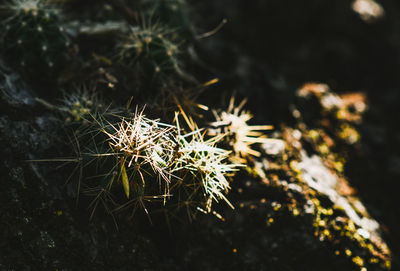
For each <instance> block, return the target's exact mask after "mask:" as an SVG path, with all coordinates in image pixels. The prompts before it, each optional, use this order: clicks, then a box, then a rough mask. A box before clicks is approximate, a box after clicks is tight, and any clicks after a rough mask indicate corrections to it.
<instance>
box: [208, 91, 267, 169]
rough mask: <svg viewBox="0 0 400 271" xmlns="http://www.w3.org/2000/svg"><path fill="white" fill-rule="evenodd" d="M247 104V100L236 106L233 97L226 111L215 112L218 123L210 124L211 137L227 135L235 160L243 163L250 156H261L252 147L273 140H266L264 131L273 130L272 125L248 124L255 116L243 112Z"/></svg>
mask: <svg viewBox="0 0 400 271" xmlns="http://www.w3.org/2000/svg"><path fill="white" fill-rule="evenodd" d="M246 102H247V100H246V99H245V100H243V101H242V102H241V103H240V104H239V105H238V106H235V99H234V97H232V98H231V100H230V103H229V107H228V109H227V110H226V111H221V112H217V111H213V113H214V116H215V118H216V121H215V122H212V123H211V124H210V125H211V127H210V129H209V130H208V133H209V134H210V135H216V134H221V133H225V134H227V139H228V140H227V143H228V144H229V145H230V146H231V148H232V150H233V152H234V154H235V156H234V157H233V158H235V159H236V160H239V161H243V162H245V160H243V158H246V157H248V156H249V155H253V156H256V157H259V156H261V153H260V152H258V151H256V150H254V149H252V148H251V147H252V145H253V144H263V143H268V141H269V140H271V139H268V138H266V137H265V135H264V133H263V132H262V131H266V130H271V129H273V126H271V125H249V124H248V123H247V122H248V121H249V120H251V119H252V118H253V116H252V115H251V114H250V112H248V111H244V110H242V109H243V106H244V105H245V104H246Z"/></svg>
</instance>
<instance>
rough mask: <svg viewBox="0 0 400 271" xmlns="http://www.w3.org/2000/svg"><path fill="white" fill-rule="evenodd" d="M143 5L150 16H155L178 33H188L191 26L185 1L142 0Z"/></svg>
mask: <svg viewBox="0 0 400 271" xmlns="http://www.w3.org/2000/svg"><path fill="white" fill-rule="evenodd" d="M143 5H144V6H146V7H147V9H148V10H149V12H150V13H151V14H157V18H158V19H159V20H160V22H162V23H164V24H167V25H168V26H170V27H173V28H177V29H178V30H179V31H180V32H190V30H191V24H190V20H189V17H188V15H187V4H186V1H185V0H143Z"/></svg>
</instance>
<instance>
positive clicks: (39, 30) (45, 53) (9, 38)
mask: <svg viewBox="0 0 400 271" xmlns="http://www.w3.org/2000/svg"><path fill="white" fill-rule="evenodd" d="M6 8H7V9H8V11H9V12H10V16H9V17H8V18H7V19H6V20H5V21H4V22H3V23H4V24H5V33H4V37H3V54H4V56H5V59H6V60H7V61H8V62H9V63H10V64H11V65H13V66H15V67H16V68H18V69H19V70H20V71H21V72H22V73H23V74H24V75H26V76H27V77H28V78H30V79H33V78H35V79H37V80H40V78H42V79H45V80H46V79H53V80H54V77H55V76H56V75H57V72H58V71H59V70H61V69H62V68H63V65H64V64H65V61H66V56H67V48H68V45H69V41H68V38H67V35H66V34H65V31H64V28H63V27H62V26H61V25H60V23H59V22H60V20H59V13H58V11H57V10H55V9H54V8H52V7H51V6H50V5H48V4H46V1H42V0H14V1H13V2H11V3H10V4H9V5H8V6H6ZM52 77H53V78H52Z"/></svg>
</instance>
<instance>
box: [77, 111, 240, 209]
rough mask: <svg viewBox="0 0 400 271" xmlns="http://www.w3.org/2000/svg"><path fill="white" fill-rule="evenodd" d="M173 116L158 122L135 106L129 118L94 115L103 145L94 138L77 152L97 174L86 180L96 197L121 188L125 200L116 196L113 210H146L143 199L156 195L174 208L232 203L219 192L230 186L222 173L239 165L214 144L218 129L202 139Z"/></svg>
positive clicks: (155, 198)
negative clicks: (186, 204) (172, 119)
mask: <svg viewBox="0 0 400 271" xmlns="http://www.w3.org/2000/svg"><path fill="white" fill-rule="evenodd" d="M185 118H186V119H188V118H187V116H186V115H185ZM175 121H176V124H172V125H170V124H164V123H161V122H160V121H159V120H152V119H149V118H146V117H145V116H144V114H143V111H138V110H136V111H135V113H133V115H132V117H131V118H123V117H116V118H115V119H114V120H113V121H112V122H111V121H108V120H106V119H102V120H100V119H99V120H96V122H97V123H98V125H99V127H98V128H97V131H94V133H93V137H98V136H99V134H102V136H101V138H102V139H101V140H102V142H103V146H100V145H99V144H96V145H95V148H96V150H91V149H90V148H93V146H88V147H87V148H85V149H84V151H83V153H82V154H81V155H82V156H85V157H82V161H84V163H87V164H86V165H84V167H88V166H90V164H92V165H95V166H96V167H97V169H96V170H95V172H96V174H98V177H100V179H101V180H100V181H97V183H96V182H94V183H93V182H92V184H93V186H94V187H97V191H99V195H97V196H96V198H97V199H98V200H100V199H101V200H102V201H103V202H107V198H110V197H109V195H110V193H111V191H115V190H117V191H120V192H122V191H123V194H124V195H125V200H122V199H121V198H119V202H118V204H117V208H116V209H115V210H119V209H121V208H125V207H128V206H131V207H134V208H133V209H134V210H136V209H137V208H138V207H142V208H143V209H144V210H145V212H146V213H147V214H148V213H149V211H148V208H147V206H146V205H147V203H151V204H154V203H156V202H160V201H161V202H162V203H163V204H162V205H165V206H166V207H168V206H169V202H170V201H171V202H172V204H171V205H170V206H171V207H174V206H175V207H176V206H177V207H178V208H180V207H181V206H182V204H183V202H190V201H191V202H194V203H195V206H194V207H196V208H197V207H198V208H200V209H201V210H205V212H207V213H212V211H213V210H212V204H213V202H218V201H220V200H222V201H225V202H226V203H227V204H228V205H229V206H231V207H232V208H233V206H232V204H230V203H229V201H228V199H227V198H226V197H225V193H226V192H227V191H228V190H229V188H230V186H229V181H228V179H227V178H228V175H232V174H233V173H234V172H235V171H237V170H238V168H239V167H240V165H239V164H232V163H230V162H229V160H228V159H227V158H228V157H229V154H230V151H226V150H224V149H221V148H218V147H217V146H216V144H217V142H218V141H220V140H221V139H222V137H223V135H219V136H216V137H209V138H207V139H206V138H205V135H204V133H203V132H202V130H201V129H199V128H197V126H196V125H195V123H194V122H193V121H191V123H190V126H191V128H193V129H191V132H187V133H186V132H184V131H183V129H182V128H181V124H180V123H179V118H178V115H176V118H175ZM94 141H96V142H98V141H100V140H99V139H98V138H96V139H94ZM92 180H93V179H92ZM118 187H119V188H118ZM120 192H119V193H120ZM117 193H118V192H117ZM101 195H105V196H107V198H106V199H104V198H102V197H101ZM113 203H115V201H114V202H113ZM159 207H160V206H159Z"/></svg>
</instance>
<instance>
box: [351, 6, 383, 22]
mask: <svg viewBox="0 0 400 271" xmlns="http://www.w3.org/2000/svg"><path fill="white" fill-rule="evenodd" d="M352 8H353V10H354V11H355V12H357V13H358V14H359V15H360V17H361V19H363V20H364V21H365V22H368V23H369V22H373V21H375V20H377V19H379V18H382V17H383V16H384V15H385V10H384V9H383V7H382V6H381V5H380V4H378V3H377V2H375V1H374V0H355V1H354V2H353V5H352Z"/></svg>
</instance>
